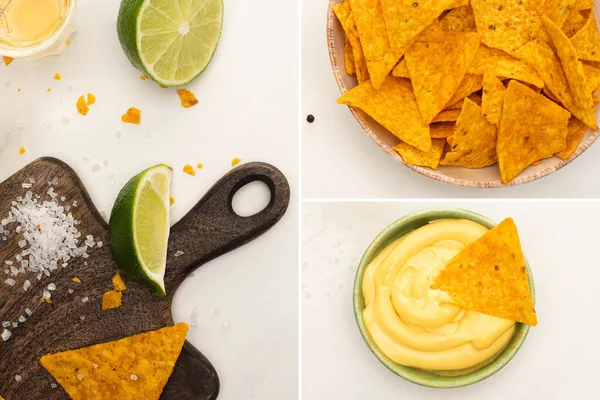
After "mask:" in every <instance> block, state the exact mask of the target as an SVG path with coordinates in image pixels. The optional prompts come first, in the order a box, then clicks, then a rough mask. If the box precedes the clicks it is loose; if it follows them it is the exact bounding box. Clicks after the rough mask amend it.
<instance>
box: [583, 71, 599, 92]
mask: <svg viewBox="0 0 600 400" xmlns="http://www.w3.org/2000/svg"><path fill="white" fill-rule="evenodd" d="M583 72H584V73H585V82H586V84H587V89H588V92H590V93H591V94H592V97H595V96H596V95H597V94H598V89H600V68H596V67H592V66H591V65H587V64H583Z"/></svg>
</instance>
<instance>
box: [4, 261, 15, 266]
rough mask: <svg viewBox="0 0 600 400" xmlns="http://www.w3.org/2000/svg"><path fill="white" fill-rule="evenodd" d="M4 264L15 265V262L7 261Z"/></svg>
mask: <svg viewBox="0 0 600 400" xmlns="http://www.w3.org/2000/svg"><path fill="white" fill-rule="evenodd" d="M4 263H5V264H6V265H13V262H12V261H10V260H6V261H4Z"/></svg>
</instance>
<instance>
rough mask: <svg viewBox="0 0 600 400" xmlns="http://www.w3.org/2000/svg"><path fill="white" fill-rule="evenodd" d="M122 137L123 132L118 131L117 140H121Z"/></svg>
mask: <svg viewBox="0 0 600 400" xmlns="http://www.w3.org/2000/svg"><path fill="white" fill-rule="evenodd" d="M121 136H123V132H121V131H117V138H119V139H120V138H121Z"/></svg>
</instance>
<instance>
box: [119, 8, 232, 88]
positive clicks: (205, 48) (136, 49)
mask: <svg viewBox="0 0 600 400" xmlns="http://www.w3.org/2000/svg"><path fill="white" fill-rule="evenodd" d="M222 27H223V0H122V1H121V8H120V9H119V17H118V19H117V33H118V35H119V40H120V41H121V47H123V50H124V51H125V54H126V55H127V57H128V58H129V61H131V63H132V64H133V65H134V66H135V67H136V68H138V69H139V70H141V71H143V72H144V73H145V74H146V75H148V76H149V77H150V78H152V79H153V80H155V81H156V82H158V83H160V84H161V85H163V86H182V85H185V84H187V83H189V82H191V81H192V80H194V79H195V78H196V77H197V76H198V75H200V74H201V73H202V72H204V70H205V69H206V67H207V66H208V64H209V63H210V61H211V60H212V58H213V55H214V54H215V51H216V50H217V45H218V44H219V39H220V38H221V28H222Z"/></svg>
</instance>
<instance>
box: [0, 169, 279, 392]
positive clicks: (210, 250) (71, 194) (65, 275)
mask: <svg viewBox="0 0 600 400" xmlns="http://www.w3.org/2000/svg"><path fill="white" fill-rule="evenodd" d="M30 177H32V178H34V179H35V181H36V183H35V184H34V185H33V188H31V189H23V188H22V186H21V185H22V183H23V182H28V180H29V178H30ZM54 178H57V179H58V184H57V185H56V186H55V191H56V192H57V193H58V194H59V196H65V197H66V200H65V203H66V204H72V203H73V201H77V202H78V203H79V205H78V207H76V208H73V209H71V212H72V213H73V216H74V217H75V219H77V220H79V221H80V225H79V226H78V229H79V231H80V232H81V233H82V234H83V236H85V235H93V236H94V240H101V241H103V242H104V243H105V246H103V247H101V248H94V249H91V250H90V251H89V254H90V257H89V258H87V259H83V258H76V259H72V260H71V261H70V262H69V265H68V267H66V268H64V269H63V268H59V270H57V271H55V272H54V273H53V274H52V275H51V276H50V277H43V278H42V279H41V280H40V281H38V280H37V279H36V278H35V276H34V275H31V274H27V275H26V276H22V275H19V276H17V277H16V279H17V284H16V285H15V286H14V287H10V286H8V285H6V284H4V280H5V279H6V277H5V275H4V273H3V271H2V270H3V269H4V266H2V267H1V269H0V278H1V279H0V321H4V320H10V321H16V320H17V318H18V317H19V315H25V314H24V313H25V308H26V307H29V308H30V309H31V310H32V311H33V315H32V316H31V317H30V318H28V320H27V322H25V323H24V324H20V326H19V327H18V328H15V329H12V328H11V329H10V330H11V331H12V333H13V336H12V337H11V338H10V340H9V341H7V342H4V343H3V342H2V341H0V395H2V396H4V397H5V398H6V400H35V399H44V400H59V399H60V400H62V399H68V395H67V394H66V393H65V392H64V391H63V390H62V389H61V388H60V386H58V387H57V388H55V389H53V388H51V384H52V383H56V382H55V381H54V380H53V378H52V376H51V375H50V374H49V373H48V372H46V371H45V370H44V369H43V368H42V367H40V365H39V358H40V357H41V356H42V355H44V354H48V353H55V352H59V351H65V350H71V349H77V348H81V347H85V346H90V345H93V344H96V343H102V342H107V341H111V340H116V339H119V338H122V337H126V336H131V335H135V334H138V333H141V332H145V331H149V330H155V329H158V328H161V327H164V326H169V325H172V324H173V318H172V316H171V303H172V300H173V295H174V293H175V291H176V289H177V288H178V287H179V285H180V284H181V282H182V281H183V280H184V279H185V277H186V276H187V275H188V274H189V273H191V272H192V271H193V270H194V269H196V268H197V267H199V266H200V265H202V264H203V263H205V262H207V261H209V260H211V259H213V258H215V257H218V256H219V255H221V254H224V253H226V252H228V251H231V250H233V249H235V248H237V247H239V246H241V245H243V244H244V243H247V242H248V241H250V240H252V239H254V238H256V237H258V236H259V235H261V234H262V233H264V232H265V231H266V230H268V229H269V228H270V227H272V226H273V225H274V224H275V223H277V221H279V219H280V218H281V217H282V216H283V215H284V214H285V212H286V210H287V206H288V203H289V196H290V189H289V185H288V183H287V181H286V179H285V177H284V176H283V174H282V173H281V172H280V171H279V170H277V169H276V168H275V167H273V166H271V165H268V164H263V163H248V164H243V165H241V166H240V167H238V168H236V169H234V170H232V171H231V172H230V173H228V174H227V175H225V176H224V177H223V178H222V179H221V180H219V181H218V182H217V183H216V184H215V185H214V186H213V187H212V188H211V189H210V190H209V191H208V193H207V194H206V195H205V196H204V197H203V198H202V200H200V202H199V203H198V204H197V205H196V206H195V207H194V208H193V209H192V210H191V211H190V212H189V213H188V215H186V216H185V217H184V218H183V219H182V220H181V221H180V222H179V223H177V224H176V225H175V226H174V227H173V228H172V229H171V238H170V241H169V249H168V256H167V273H166V276H165V284H166V288H167V293H168V295H167V297H166V298H159V297H156V296H155V295H153V294H152V292H151V291H150V290H149V289H147V288H146V287H145V286H143V285H140V284H138V283H136V282H133V281H131V280H127V279H126V282H127V286H128V287H127V291H126V292H125V293H124V295H123V306H122V307H120V308H118V309H113V310H107V311H102V309H101V297H102V294H103V293H104V292H105V291H107V290H110V289H112V282H111V278H112V276H113V275H114V274H115V272H116V270H117V266H116V264H115V263H114V261H113V260H112V257H111V254H110V247H109V245H108V226H107V224H106V222H105V221H104V220H103V218H102V217H101V216H100V214H99V213H98V211H97V209H96V208H95V206H94V204H93V203H92V201H91V199H90V197H89V195H88V194H87V192H86V190H85V187H84V186H83V184H82V182H81V181H80V179H79V178H78V176H77V174H76V173H75V172H74V171H73V170H72V169H71V168H69V167H68V166H67V165H66V164H64V163H62V162H61V161H58V160H56V159H52V158H41V159H38V160H36V161H34V162H33V163H32V164H30V165H29V166H27V167H25V168H24V169H22V170H21V171H19V172H17V173H16V174H15V175H13V176H12V177H10V178H9V179H7V180H6V181H4V182H3V183H2V184H0V216H1V217H4V216H6V214H7V213H8V211H9V210H10V206H11V201H13V200H14V198H15V197H17V196H19V195H24V194H25V192H26V191H27V190H31V191H32V192H34V193H39V194H42V193H46V191H47V190H48V188H49V187H50V185H49V182H51V181H52V180H53V179H54ZM257 180H259V181H262V182H264V183H265V184H266V185H267V186H268V187H269V190H270V192H271V200H270V202H269V204H268V206H267V207H266V208H265V209H264V210H263V211H261V212H259V213H258V214H256V215H254V216H251V217H240V216H238V215H237V214H235V212H234V211H233V208H232V205H231V200H232V198H233V196H234V194H235V192H236V191H237V190H238V189H239V188H241V187H242V186H244V185H245V184H247V183H249V182H252V181H257ZM19 240H20V238H19V237H18V235H17V234H16V233H11V235H10V236H9V238H8V240H7V241H0V261H2V262H3V261H4V260H6V259H10V258H12V257H14V255H15V254H17V253H20V248H19V247H18V245H17V242H18V241H19ZM178 251H182V252H183V255H180V256H178V257H175V253H176V252H178ZM73 277H78V278H80V279H81V281H82V283H81V284H77V283H74V282H72V278H73ZM25 279H29V280H30V281H31V283H32V286H31V288H30V289H29V290H28V291H27V292H25V291H23V289H22V285H23V282H24V280H25ZM50 282H53V283H55V284H56V286H57V290H56V291H55V292H54V293H53V295H52V301H53V304H45V303H40V298H41V296H42V292H43V290H44V288H45V287H46V286H47V285H48V284H49V283H50ZM69 288H71V289H73V290H74V293H73V294H69V292H68V289H69ZM84 297H88V298H89V301H88V302H86V303H84V302H82V301H81V299H82V298H84ZM82 316H84V317H85V319H84V320H82V319H81V317H82ZM2 330H3V328H0V331H2ZM17 374H18V375H20V376H21V377H22V380H21V382H17V381H16V380H15V375H17ZM218 393H219V377H218V375H217V372H216V371H215V369H214V367H213V366H212V364H211V363H210V361H209V360H208V359H207V358H206V357H204V356H203V355H202V354H201V353H200V352H199V351H198V350H196V349H195V348H194V347H193V346H192V345H191V344H189V343H187V342H186V344H185V346H184V348H183V351H182V353H181V356H180V357H179V359H178V361H177V365H176V367H175V370H174V372H173V375H172V376H171V378H170V380H169V383H168V384H167V386H166V387H165V390H164V393H163V395H162V397H161V399H165V400H171V399H178V400H179V399H181V400H188V399H190V400H191V399H194V400H200V399H215V398H216V397H217V395H218Z"/></svg>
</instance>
